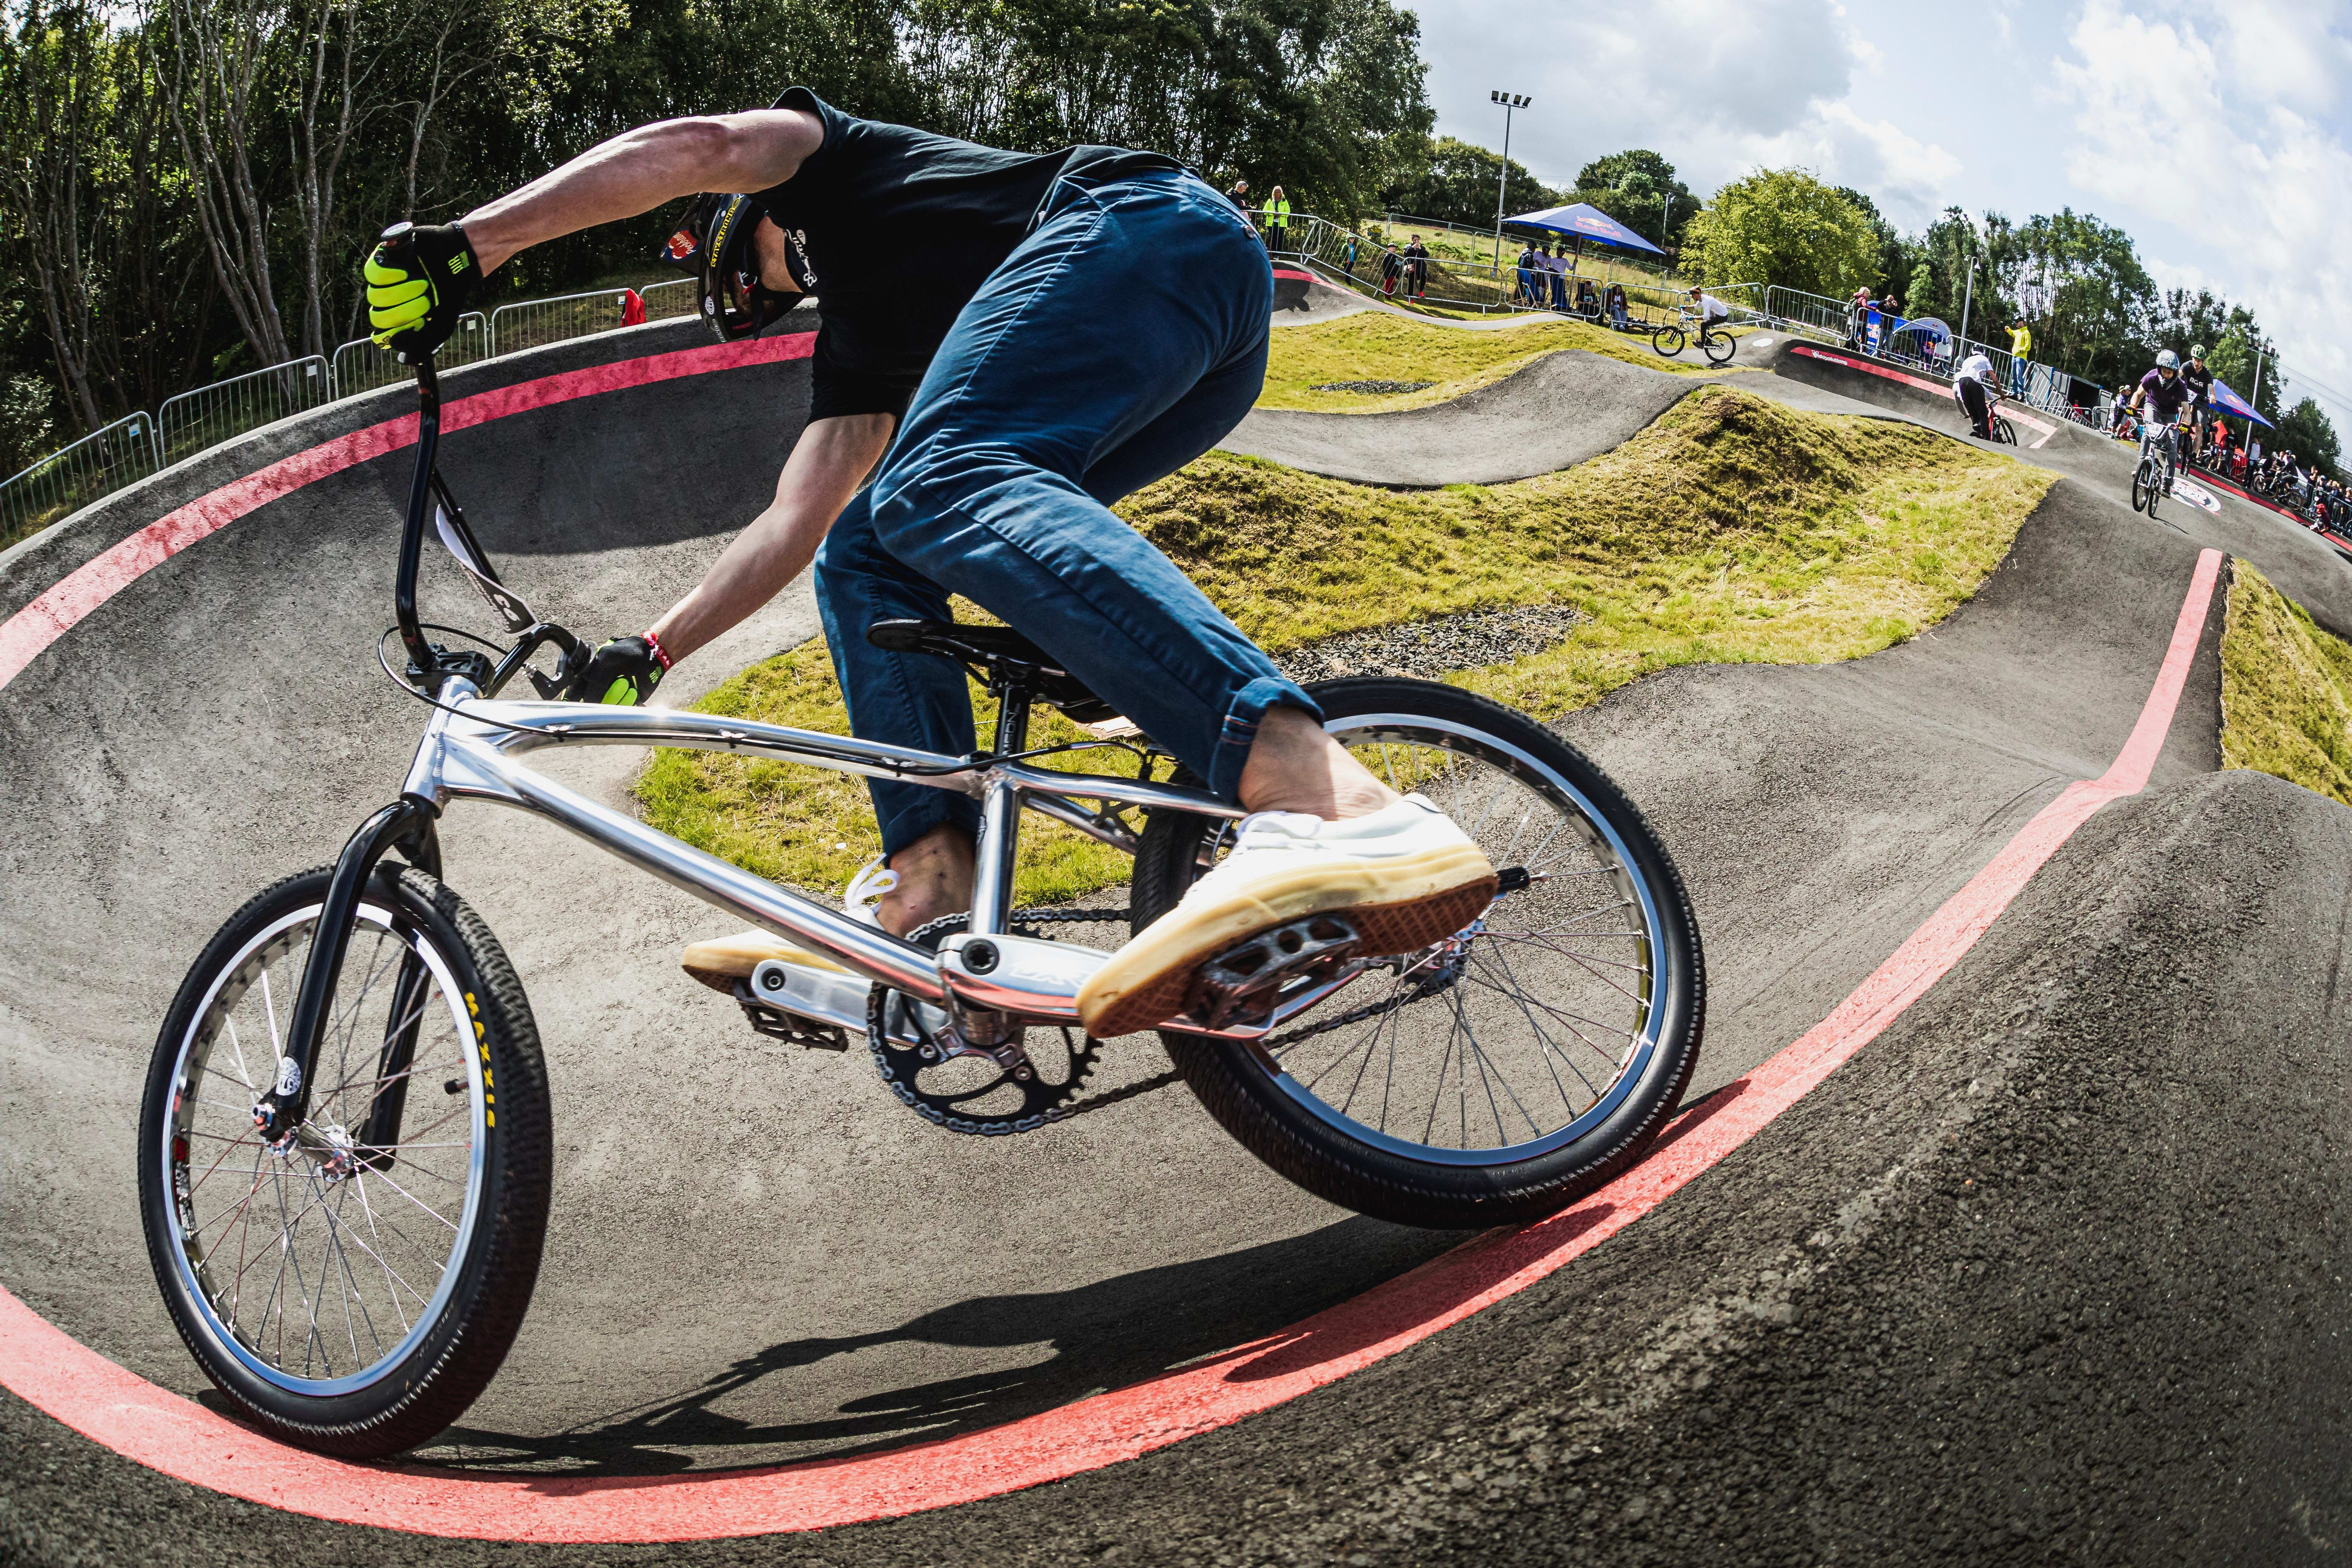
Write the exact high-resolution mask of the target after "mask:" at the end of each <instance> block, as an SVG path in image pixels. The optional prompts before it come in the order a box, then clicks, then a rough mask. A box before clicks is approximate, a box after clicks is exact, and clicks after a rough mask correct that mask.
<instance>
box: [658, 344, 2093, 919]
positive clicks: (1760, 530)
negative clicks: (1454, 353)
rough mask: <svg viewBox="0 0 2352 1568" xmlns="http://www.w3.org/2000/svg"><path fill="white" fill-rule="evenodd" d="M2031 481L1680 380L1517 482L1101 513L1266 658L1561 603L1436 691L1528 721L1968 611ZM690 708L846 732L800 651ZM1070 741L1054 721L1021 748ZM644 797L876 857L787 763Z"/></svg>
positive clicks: (1239, 475) (1032, 875)
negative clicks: (1583, 459)
mask: <svg viewBox="0 0 2352 1568" xmlns="http://www.w3.org/2000/svg"><path fill="white" fill-rule="evenodd" d="M1459 335H1465V336H1466V335H1468V334H1459ZM2052 482H2053V477H2052V476H2051V475H2050V474H2048V473H2045V472H2043V471H2042V470H2040V469H2036V468H2027V467H2026V466H2024V465H2023V464H2021V463H2018V462H2015V461H2012V460H2011V459H2009V458H2002V457H1999V456H1996V455H1994V454H1992V453H1989V452H1983V451H1979V450H1977V449H1975V448H1972V447H1968V446H1965V445H1963V444H1961V443H1959V442H1957V441H1950V440H1947V439H1945V438H1944V437H1939V436H1937V435H1934V434H1932V433H1930V432H1928V431H1925V430H1921V429H1918V428H1916V426H1907V425H1898V424H1894V423H1891V422H1888V421H1884V420H1874V419H1859V418H1851V417H1843V416H1823V415H1814V414H1807V413H1803V412H1801V411H1799V410H1796V409H1791V408H1785V407H1782V406H1781V405H1778V404H1773V403H1769V402H1767V401H1765V400H1764V399H1762V398H1759V397H1755V396H1752V395H1748V394H1746V393H1743V392H1739V391H1737V390H1735V389H1733V388H1731V387H1727V386H1702V387H1699V388H1698V389H1696V391H1694V392H1693V394H1692V395H1690V396H1689V397H1686V398H1685V399H1684V400H1683V401H1682V402H1681V403H1680V404H1678V405H1675V407H1674V408H1672V409H1670V410H1668V411H1667V413H1666V414H1665V415H1664V416H1662V417H1661V418H1660V419H1659V420H1658V421H1657V422H1656V423H1655V424H1654V425H1653V426H1651V427H1650V428H1649V429H1647V430H1645V431H1643V433H1642V434H1640V435H1638V436H1636V437H1633V439H1632V440H1630V441H1628V442H1626V443H1625V444H1624V445H1623V446H1622V447H1618V448H1617V449H1616V450H1615V451H1612V452H1610V453H1607V454H1604V455H1603V456H1601V457H1600V458H1594V459H1593V460H1592V461H1591V462H1589V463H1585V464H1582V465H1580V466H1579V467H1577V468H1570V469H1568V470H1566V471H1564V472H1561V473H1558V474H1550V475H1547V476H1545V477H1543V478H1540V479H1528V480H1523V481H1521V482H1519V483H1517V484H1509V485H1496V486H1493V487H1483V486H1474V485H1458V486H1454V487H1451V488H1449V489H1444V490H1434V491H1413V492H1405V493H1400V492H1396V491H1391V490H1383V489H1372V488H1369V487H1366V486H1361V485H1351V484H1348V483H1346V482H1344V481H1341V480H1338V479H1322V478H1318V477H1317V476H1315V475H1311V474H1303V473H1299V472H1297V470H1295V469H1290V468H1283V467H1281V466H1279V465H1278V464H1275V463H1269V462H1265V461H1263V460H1262V459H1259V458H1244V457H1236V456H1232V455H1229V454H1225V453H1212V454H1210V455H1209V456H1208V457H1205V458H1202V459H1201V460H1200V461H1198V462H1196V463H1193V464H1192V465H1191V466H1190V467H1189V468H1185V469H1184V470H1183V471H1182V472H1181V473H1178V474H1176V475H1174V476H1172V477H1171V478H1169V479H1163V480H1161V481H1160V483H1158V484H1156V485H1153V486H1151V487H1150V489H1144V490H1141V491H1139V492H1138V493H1137V494H1135V495H1134V496H1131V497H1129V499H1128V500H1126V501H1124V502H1122V503H1120V506H1119V508H1118V510H1119V514H1120V515H1121V516H1122V517H1124V518H1125V519H1126V520H1127V521H1129V523H1131V524H1133V525H1134V526H1135V527H1136V528H1137V529H1138V530H1139V531H1141V532H1142V533H1143V534H1144V535H1145V536H1146V537H1148V538H1150V540H1151V541H1152V542H1154V543H1155V544H1157V545H1159V546H1160V549H1162V550H1164V551H1166V552H1168V554H1169V555H1170V556H1171V558H1173V559H1174V560H1175V562H1176V563H1177V564H1178V565H1180V566H1181V567H1182V568H1183V569H1184V570H1185V572H1186V573H1187V574H1190V575H1191V576H1192V580H1193V581H1194V582H1196V583H1198V584H1201V586H1202V590H1203V591H1204V592H1206V593H1207V595H1209V597H1210V598H1211V599H1212V600H1213V601H1214V602H1215V603H1216V605H1218V607H1219V608H1221V609H1223V611H1224V612H1225V613H1226V614H1227V615H1229V616H1232V617H1233V618H1234V621H1235V622H1236V623H1237V624H1238V625H1239V626H1241V627H1242V629H1243V630H1244V631H1245V632H1247V633H1248V634H1249V635H1250V636H1251V637H1254V638H1255V639H1256V640H1257V642H1258V643H1259V645H1260V646H1262V647H1265V648H1266V649H1267V650H1268V651H1269V652H1272V653H1275V654H1276V655H1280V654H1283V653H1285V652H1286V651H1288V650H1290V649H1293V648H1297V647H1302V646H1304V645H1306V644H1308V643H1312V642H1315V641H1318V640H1319V639H1321V638H1324V637H1331V636H1334V635H1336V634H1340V633H1345V632H1352V631H1360V630H1365V629H1369V628H1372V627H1377V626H1393V625H1398V624H1401V623H1406V622H1414V621H1423V620H1427V619H1429V618H1431V617H1433V616H1441V615H1447V614H1452V613H1454V612H1457V611H1465V610H1481V609H1490V608H1497V607H1501V606H1505V605H1526V604H1561V605H1572V606H1574V607H1575V608H1576V609H1577V610H1578V611H1579V612H1580V616H1581V617H1582V618H1581V619H1580V620H1579V621H1578V622H1577V623H1576V624H1575V625H1574V626H1573V627H1572V628H1571V629H1570V631H1569V632H1568V634H1567V635H1566V636H1565V637H1563V638H1562V640H1561V641H1559V643H1558V644H1556V645H1555V646H1553V647H1549V648H1548V649H1546V650H1544V651H1542V652H1540V653H1537V654H1533V655H1530V656H1528V657H1527V658H1519V659H1517V660H1514V661H1512V662H1510V663H1507V664H1501V665H1493V666H1488V667H1486V668H1480V669H1475V670H1467V671H1464V672H1462V673H1461V674H1459V675H1458V676H1456V677H1455V678H1454V679H1457V680H1458V681H1460V682H1461V683H1462V684H1464V685H1466V686H1468V687H1470V688H1471V689H1475V690H1478V691H1483V692H1486V693H1488V694H1490V695H1493V696H1495V697H1497V698H1499V699H1500V700H1503V701H1506V702H1508V703H1511V704H1512V705H1514V706H1517V707H1519V708H1523V709H1526V710H1528V711H1530V712H1533V713H1536V714H1538V716H1541V717H1547V718H1548V717H1551V716H1554V715H1557V714H1559V713H1561V712H1563V711H1566V710H1570V709H1572V708H1576V707H1580V706H1583V705H1585V704H1587V703H1590V702H1592V701H1594V700H1598V699H1599V698H1600V697H1601V696H1602V695H1603V694H1604V693H1606V692H1608V691H1611V690H1612V689H1615V688H1617V687H1619V686H1622V685H1623V684H1624V683H1625V682H1627V681H1629V680H1632V679H1635V678H1637V677H1638V676H1640V675H1642V674H1644V673H1646V672H1648V671H1650V670H1654V669H1659V668H1666V667H1668V666H1671V665H1675V664H1689V663H1739V662H1770V663H1787V664H1810V663H1820V662H1825V661H1828V660H1832V659H1842V658H1856V657H1858V656H1860V655H1863V654H1866V653H1872V652H1875V651H1876V650H1878V649H1880V648H1883V647H1887V646H1889V645H1890V644H1892V643H1895V642H1898V641H1901V640H1902V639H1904V638H1906V637H1910V636H1912V635H1914V634H1915V633H1916V632H1917V631H1918V630H1919V629H1921V628H1922V627H1925V626H1930V625H1933V624H1934V623H1935V622H1937V621H1938V620H1940V619H1942V618H1943V617H1944V616H1947V615H1949V614H1950V613H1951V612H1952V610H1953V609H1954V608H1956V607H1957V606H1958V605H1960V604H1961V603H1963V602H1964V601H1966V600H1967V599H1968V598H1969V595H1972V594H1973V593H1974V592H1975V591H1976V587H1977V584H1979V583H1980V582H1982V581H1983V579H1984V577H1985V575H1986V574H1988V573H1990V571H1991V570H1992V568H1993V567H1994V566H1995V565H1997V564H1998V563H2000V559H2001V557H2002V555H2003V554H2004V553H2006V552H2007V551H2008V549H2009V545H2010V542H2011V539H2013V538H2014V537H2015V535H2016V532H2017V529H2018V526H2019V525H2020V524H2021V522H2023V521H2024V520H2025V517H2026V515H2027V513H2029V512H2031V511H2032V509H2033V508H2034V506H2035V505H2036V504H2038V503H2039V502H2040V500H2041V499H2042V494H2043V492H2044V491H2046V490H2047V489H2049V487H2050V485H2051V484H2052ZM701 706H702V707H703V708H704V709H705V710H709V711H712V712H718V713H724V714H729V715H733V716H741V717H751V718H758V719H763V720H767V721H772V722H776V723H783V724H793V725H799V726H803V727H805V728H809V729H819V730H822V729H827V728H838V727H840V726H841V725H842V723H843V721H844V716H843V711H842V707H841V699H840V695H839V692H838V690H837V689H835V684H834V680H833V673H832V668H831V665H830V663H829V662H828V659H827V656H826V652H825V650H824V647H821V646H819V645H816V644H810V645H808V646H805V647H801V648H797V649H794V650H793V651H792V652H790V653H786V654H783V655H782V656H780V657H778V658H774V659H771V660H769V661H768V662H767V663H765V664H762V665H759V666H756V667H754V668H751V669H749V670H746V671H745V672H743V673H742V674H741V675H740V676H738V677H736V678H735V679H733V680H730V681H729V682H727V683H726V684H725V685H724V686H721V687H720V688H719V689H718V690H717V691H715V692H713V693H712V694H711V696H710V697H709V698H708V699H706V700H705V701H704V702H703V703H702V704H701ZM985 721H986V717H985V714H984V715H983V722H985ZM1075 734H1076V731H1072V730H1070V729H1069V728H1068V727H1067V726H1066V725H1064V724H1063V723H1062V721H1060V720H1059V719H1058V718H1056V719H1055V720H1053V721H1051V724H1050V725H1049V726H1048V732H1047V733H1046V734H1045V735H1044V736H1042V737H1041V738H1040V740H1039V741H1038V742H1035V743H1040V744H1045V743H1053V742H1059V741H1063V740H1068V739H1072V738H1074V737H1075ZM1115 755H1116V753H1106V752H1094V753H1080V754H1079V757H1078V759H1076V760H1073V761H1071V762H1070V763H1069V764H1068V765H1070V766H1071V767H1072V768H1074V769H1078V770H1081V771H1091V770H1097V769H1106V768H1108V766H1109V765H1111V764H1110V761H1109V759H1111V758H1112V757H1114V756H1115ZM639 796H640V799H641V800H642V802H643V804H644V805H645V808H646V819H647V820H648V821H649V822H651V823H653V825H654V826H657V827H660V828H662V829H663V830H664V831H666V832H669V833H673V834H676V835H677V836H678V837H681V838H684V839H686V840H687V841H688V843H691V844H696V845H698V846H700V847H703V848H706V849H709V850H710V851H711V852H712V853H714V854H718V855H721V856H724V857H725V858H729V859H731V860H734V861H736V862H737V863H738V864H740V865H742V866H745V867H747V868H751V869H752V870H755V871H757V872H759V873H760V874H761V875H762V876H768V877H773V878H778V879H782V880H784V881H787V882H791V883H793V884H795V885H798V886H802V887H808V888H816V889H830V888H834V887H837V886H838V885H839V884H840V883H841V881H842V880H843V879H845V878H846V877H847V876H848V874H849V872H850V871H851V870H852V869H854V868H855V867H856V865H857V863H858V862H859V861H861V860H863V859H864V858H866V857H867V856H869V855H871V854H873V853H874V851H875V849H876V848H877V847H878V844H879V840H878V837H877V833H876V829H875V827H874V824H873V819H872V816H871V815H870V813H869V812H868V811H867V809H866V797H865V791H864V787H863V786H862V785H861V784H858V783H856V781H854V780H850V779H847V778H845V777H844V776H842V775H839V774H833V773H822V772H819V771H816V770H812V769H808V768H804V767H800V766H796V765H794V764H790V763H772V762H764V761H756V760H752V759H750V758H742V757H731V756H724V755H719V754H715V753H705V752H663V753H660V754H659V755H657V756H656V758H655V760H654V762H653V763H652V764H651V765H650V767H649V768H648V769H647V771H646V774H645V777H644V780H643V782H642V784H640V786H639ZM1023 843H1024V848H1025V850H1026V853H1025V855H1024V866H1023V867H1022V868H1021V882H1020V895H1019V896H1020V897H1021V898H1022V899H1024V900H1041V901H1042V900H1050V899H1055V898H1067V897H1072V896H1075V895H1076V894H1077V893H1079V892H1083V891H1085V890H1087V889H1088V888H1091V887H1098V886H1102V885H1104V884H1106V883H1107V882H1108V881H1110V880H1113V879H1116V878H1118V877H1119V876H1121V875H1123V874H1124V872H1123V866H1122V862H1121V861H1120V860H1119V859H1118V858H1117V857H1116V856H1115V855H1114V854H1113V852H1111V851H1109V850H1107V849H1103V848H1100V847H1097V846H1095V845H1093V844H1092V843H1091V842H1090V841H1087V840H1085V839H1083V838H1080V837H1078V836H1076V835H1075V834H1072V833H1069V832H1068V831H1067V830H1064V829H1057V828H1053V827H1050V826H1046V825H1042V824H1035V823H1030V824H1024V830H1023Z"/></svg>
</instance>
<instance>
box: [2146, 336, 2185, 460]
mask: <svg viewBox="0 0 2352 1568" xmlns="http://www.w3.org/2000/svg"><path fill="white" fill-rule="evenodd" d="M2188 405H2189V384H2188V383H2187V382H2186V381H2183V380H2182V379H2181V377H2180V356H2179V354H2176V353H2173V352H2172V351H2171V350H2170V349H2166V350H2164V351H2163V352H2161V353H2158V355H2157V356H2156V368H2155V369H2154V370H2151V371H2149V372H2148V373H2147V374H2146V375H2144V376H2142V377H2140V379H2139V388H2138V390H2137V391H2136V392H2134V393H2133V394H2132V407H2133V408H2134V409H2136V410H2137V411H2138V413H2139V415H2140V451H2141V453H2142V455H2145V454H2146V453H2147V450H2148V448H2149V447H2151V446H2156V447H2162V448H2163V449H2164V452H2165V455H2166V457H2167V458H2168V461H2169V462H2170V463H2171V464H2172V466H2173V467H2175V468H2178V467H2179V463H2180V447H2179V441H2178V439H2177V438H2176V437H2175V436H2174V434H2173V428H2172V427H2173V424H2174V422H2175V421H2177V420H2178V419H2179V417H2180V413H2181V410H2182V409H2184V408H2186V407H2187V406H2188Z"/></svg>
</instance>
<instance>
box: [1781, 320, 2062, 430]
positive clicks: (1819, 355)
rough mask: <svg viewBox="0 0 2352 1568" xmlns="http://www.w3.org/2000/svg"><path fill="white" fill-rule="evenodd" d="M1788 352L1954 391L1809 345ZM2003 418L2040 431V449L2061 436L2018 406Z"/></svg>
mask: <svg viewBox="0 0 2352 1568" xmlns="http://www.w3.org/2000/svg"><path fill="white" fill-rule="evenodd" d="M1789 352H1790V353H1792V354H1802V355H1804V356H1805V357H1806V358H1807V359H1818V360H1827V361H1828V362H1829V363H1832V364H1834V365H1843V366H1844V367H1845V368H1846V369H1847V370H1858V371H1861V372H1862V373H1863V374H1865V375H1875V376H1879V377H1882V378H1884V379H1885V380H1887V381H1899V382H1901V383H1902V384H1904V385H1906V386H1916V387H1917V388H1918V389H1919V390H1920V391H1922V392H1932V393H1935V394H1937V395H1939V396H1945V397H1948V396H1950V395H1951V392H1952V388H1951V385H1950V384H1949V383H1948V382H1941V381H1928V380H1926V379H1924V378H1923V377H1920V376H1916V375H1906V374H1904V373H1903V372H1902V371H1899V370H1889V369H1888V368H1887V367H1886V366H1885V365H1883V364H1871V363H1867V362H1865V361H1863V360H1858V359H1848V358H1847V357H1846V356H1845V355H1843V354H1833V353H1830V352H1828V351H1827V350H1826V349H1817V348H1815V347H1813V346H1812V345H1811V344H1810V343H1797V344H1794V345H1792V346H1791V347H1790V350H1789ZM2002 417H2003V418H2006V419H2012V420H2014V421H2016V422H2017V423H2018V424H2020V425H2024V426H2030V427H2031V428H2032V429H2035V430H2039V431H2041V432H2042V439H2041V440H2039V441H2036V442H2034V443H2033V445H2034V446H2035V447H2046V446H2048V445H2049V444H2050V437H2053V436H2055V435H2056V434H2058V426H2055V425H2053V424H2051V423H2050V422H2049V421H2048V420H2046V419H2038V418H2036V417H2035V416H2032V415H2031V414H2027V413H2025V412H2023V411H2022V410H2021V409H2018V408H2016V407H2011V408H2008V409H2006V410H2004V411H2003V412H2002Z"/></svg>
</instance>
